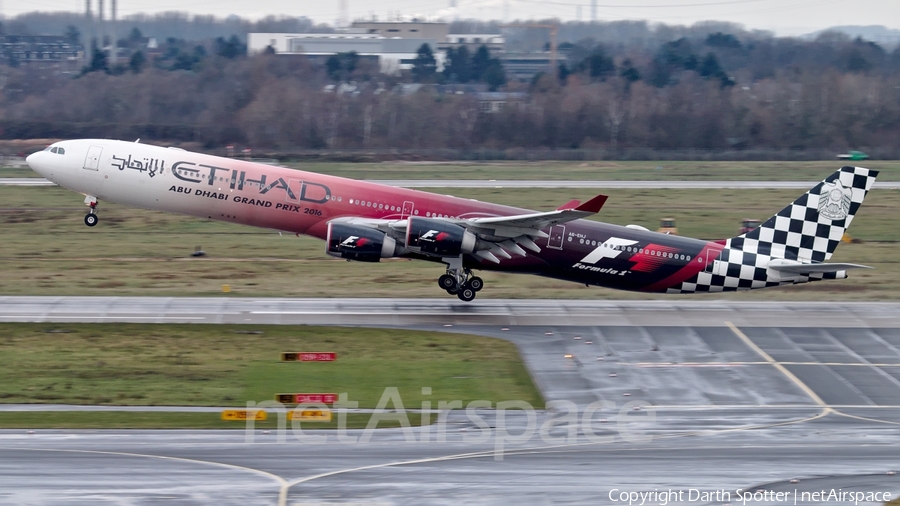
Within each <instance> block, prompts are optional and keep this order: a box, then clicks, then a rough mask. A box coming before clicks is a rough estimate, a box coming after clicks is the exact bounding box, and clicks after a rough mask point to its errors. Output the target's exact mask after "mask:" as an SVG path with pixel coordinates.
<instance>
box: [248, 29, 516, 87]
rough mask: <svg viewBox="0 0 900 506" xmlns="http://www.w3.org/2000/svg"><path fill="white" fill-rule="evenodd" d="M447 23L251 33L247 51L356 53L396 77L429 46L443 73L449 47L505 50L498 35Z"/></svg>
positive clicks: (321, 54)
mask: <svg viewBox="0 0 900 506" xmlns="http://www.w3.org/2000/svg"><path fill="white" fill-rule="evenodd" d="M447 30H448V25H447V23H428V22H418V21H414V22H400V21H397V22H388V21H384V22H382V21H356V22H354V23H353V25H352V26H351V27H350V28H347V29H345V30H343V31H341V32H338V33H249V34H247V52H248V53H249V54H251V55H252V54H256V53H261V52H263V51H265V50H266V48H267V47H271V48H272V49H273V50H274V51H275V53H277V54H298V55H299V54H302V55H306V56H307V57H310V58H311V59H313V60H318V59H323V60H324V59H327V57H328V56H331V55H333V54H337V53H349V52H351V51H354V52H356V53H357V54H358V55H360V56H361V57H363V58H376V59H377V60H378V64H379V67H380V68H381V71H382V72H384V73H386V74H395V73H397V72H399V71H401V70H409V69H411V68H412V67H413V62H414V61H415V59H416V56H417V55H418V54H417V53H418V50H419V48H420V47H422V44H428V45H429V46H430V47H431V51H432V52H433V53H434V58H435V60H436V61H437V68H438V71H440V70H441V69H442V68H443V66H444V60H445V59H446V50H447V49H448V48H451V47H453V48H457V47H463V46H465V47H466V48H468V49H469V52H470V53H473V54H474V52H475V51H477V50H478V48H479V47H481V46H483V45H484V46H487V48H488V50H489V51H490V52H491V55H492V56H496V55H500V54H502V53H503V51H504V44H505V39H504V38H503V36H502V35H498V34H448V33H447Z"/></svg>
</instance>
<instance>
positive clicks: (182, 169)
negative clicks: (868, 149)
mask: <svg viewBox="0 0 900 506" xmlns="http://www.w3.org/2000/svg"><path fill="white" fill-rule="evenodd" d="M26 161H27V163H28V165H29V166H30V167H31V168H32V169H33V170H35V171H36V172H37V173H39V174H41V175H42V176H44V177H45V178H47V179H49V180H50V181H53V182H55V183H57V184H59V185H60V186H63V187H65V188H68V189H70V190H73V191H76V192H79V193H82V194H84V195H85V199H84V202H85V204H86V205H87V206H88V207H89V211H88V214H87V215H86V216H85V217H84V223H85V224H86V225H87V226H90V227H93V226H96V225H97V223H98V222H99V216H98V202H100V201H109V202H116V203H120V204H125V205H129V206H134V207H139V208H145V209H153V210H159V211H168V212H173V213H179V214H185V215H189V216H195V217H199V218H206V219H212V220H220V221H224V222H229V223H238V224H243V225H250V226H255V227H263V228H268V229H275V230H279V231H285V232H291V233H294V234H297V235H300V234H305V235H309V236H313V237H316V238H319V239H323V240H324V241H325V252H326V253H327V254H328V255H331V256H334V257H338V258H344V259H347V260H355V261H361V262H378V261H380V260H381V259H382V258H392V257H402V258H413V259H421V260H429V261H432V262H435V263H443V264H445V267H444V268H445V272H444V274H443V275H441V276H440V277H439V278H438V285H439V286H440V288H442V289H443V290H445V291H446V292H448V293H449V294H451V295H456V296H457V297H458V298H459V299H460V300H463V301H471V300H474V299H475V296H476V293H477V292H479V291H480V290H481V289H482V288H483V287H484V280H483V279H482V278H480V277H478V276H476V275H474V274H473V270H483V271H492V270H493V271H506V272H516V273H527V274H536V275H540V276H546V277H550V278H556V279H562V280H567V281H573V282H577V283H584V284H585V285H587V286H604V287H611V288H617V289H623V290H633V291H640V292H651V293H681V294H684V293H696V292H730V291H738V290H750V289H757V288H767V287H774V286H780V285H789V284H797V283H806V282H810V281H817V280H823V279H843V278H846V277H847V270H849V269H855V268H870V267H867V266H864V265H857V264H849V263H828V262H827V261H828V260H829V259H830V258H831V256H832V254H833V252H834V250H835V248H836V247H837V245H838V244H840V242H841V237H843V235H844V231H845V230H846V229H847V227H848V226H849V225H850V222H851V221H852V220H853V217H854V215H855V214H856V212H857V210H858V209H859V206H860V205H861V204H862V202H863V199H864V198H865V196H866V194H867V193H868V191H869V190H870V189H871V188H872V185H873V183H874V182H875V178H876V176H877V175H878V172H877V171H875V170H869V169H865V168H861V167H851V166H846V167H841V168H840V169H838V170H837V171H836V172H834V173H833V174H831V175H830V176H828V177H827V178H825V180H824V181H822V182H820V183H818V184H816V185H815V186H814V187H813V188H812V189H810V190H809V191H808V192H806V193H805V194H803V195H802V196H800V198H798V199H797V200H795V201H794V202H792V203H791V204H790V205H788V206H787V207H785V208H784V209H782V210H781V211H779V212H778V213H777V214H775V215H774V216H772V217H771V218H769V219H768V220H767V221H765V222H764V223H763V224H762V225H760V226H759V227H758V228H755V229H753V230H752V231H749V232H747V233H745V234H742V235H739V236H737V237H733V238H731V239H727V240H718V241H707V240H701V239H692V238H689V237H683V236H675V235H667V234H661V233H657V232H652V231H649V230H647V229H646V228H644V227H641V226H637V225H628V226H620V225H613V224H609V223H602V222H599V221H593V220H586V219H584V218H586V217H588V216H591V215H593V214H596V213H598V212H599V211H600V209H601V208H602V207H603V204H604V203H605V202H606V200H607V196H606V195H597V196H596V197H594V198H592V199H590V200H588V201H587V202H584V203H581V202H579V201H577V200H573V201H571V202H568V203H566V204H563V205H562V206H560V207H559V208H558V209H556V210H553V211H548V212H537V211H531V210H527V209H519V208H515V207H509V206H503V205H498V204H492V203H488V202H479V201H476V200H471V199H464V198H457V197H451V196H446V195H437V194H433V193H427V192H422V191H417V190H412V189H405V188H396V187H392V186H386V185H381V184H376V183H370V182H363V181H356V180H351V179H346V178H341V177H336V176H329V175H323V174H317V173H313V172H305V171H301V170H295V169H290V168H285V167H278V166H273V165H266V164H260V163H254V162H251V161H246V160H238V159H231V158H221V157H216V156H211V155H207V154H201V153H193V152H189V151H185V150H182V149H179V148H173V147H160V146H153V145H149V144H143V143H140V142H138V141H136V142H127V141H118V140H102V139H81V140H66V141H60V142H56V143H54V144H52V145H50V146H48V147H47V148H46V149H44V150H43V151H39V152H36V153H33V154H31V155H29V156H28V158H27V159H26Z"/></svg>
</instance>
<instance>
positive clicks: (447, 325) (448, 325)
mask: <svg viewBox="0 0 900 506" xmlns="http://www.w3.org/2000/svg"><path fill="white" fill-rule="evenodd" d="M444 326H445V327H452V326H453V325H450V324H449V323H448V324H446V325H444Z"/></svg>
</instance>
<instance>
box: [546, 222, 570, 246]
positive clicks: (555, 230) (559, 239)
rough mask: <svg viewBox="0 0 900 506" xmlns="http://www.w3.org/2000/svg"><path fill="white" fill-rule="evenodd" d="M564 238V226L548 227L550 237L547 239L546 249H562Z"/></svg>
mask: <svg viewBox="0 0 900 506" xmlns="http://www.w3.org/2000/svg"><path fill="white" fill-rule="evenodd" d="M565 236H566V226H565V225H553V226H552V227H550V237H549V238H548V239H547V247H548V248H553V249H563V238H565Z"/></svg>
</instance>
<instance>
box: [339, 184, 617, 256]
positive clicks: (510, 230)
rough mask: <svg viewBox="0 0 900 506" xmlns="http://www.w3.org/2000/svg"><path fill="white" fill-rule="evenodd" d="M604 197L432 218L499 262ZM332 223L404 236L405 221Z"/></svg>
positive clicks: (595, 206)
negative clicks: (535, 209)
mask: <svg viewBox="0 0 900 506" xmlns="http://www.w3.org/2000/svg"><path fill="white" fill-rule="evenodd" d="M607 198H608V197H607V196H606V195H597V196H596V197H594V198H592V199H591V200H589V201H587V202H585V203H584V204H579V203H578V202H577V201H574V200H573V201H570V202H567V203H566V204H564V205H562V206H561V207H560V208H559V209H557V210H556V211H549V212H546V213H529V214H520V215H515V216H494V217H488V218H468V219H461V218H433V219H437V220H440V221H445V222H447V223H450V224H453V225H456V226H459V227H463V228H465V229H466V230H468V231H469V232H471V233H472V234H474V235H475V238H476V240H477V241H478V243H477V244H478V246H477V250H476V251H473V252H472V253H471V254H472V255H475V256H477V257H479V258H482V259H484V260H488V261H491V262H494V263H500V259H501V258H512V255H511V254H514V255H518V256H522V257H524V256H526V253H525V250H524V249H522V248H523V247H524V248H527V249H529V250H531V251H533V252H535V253H540V251H541V248H540V247H539V246H538V245H537V244H535V242H534V240H533V239H532V238H546V237H549V236H548V235H547V233H546V232H544V231H543V230H542V229H545V228H548V227H551V226H553V225H557V224H560V223H566V222H568V221H572V220H577V219H579V218H584V217H585V216H590V215H592V214H596V213H597V212H598V211H600V208H601V207H603V204H604V203H605V202H606V199H607ZM332 222H333V223H343V224H347V225H355V226H362V227H367V228H374V229H378V230H381V231H382V232H384V233H386V234H388V235H390V236H392V237H394V238H395V239H396V240H404V239H405V238H406V231H407V227H409V220H408V219H403V220H383V219H371V218H362V217H344V218H337V219H335V220H332Z"/></svg>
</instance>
